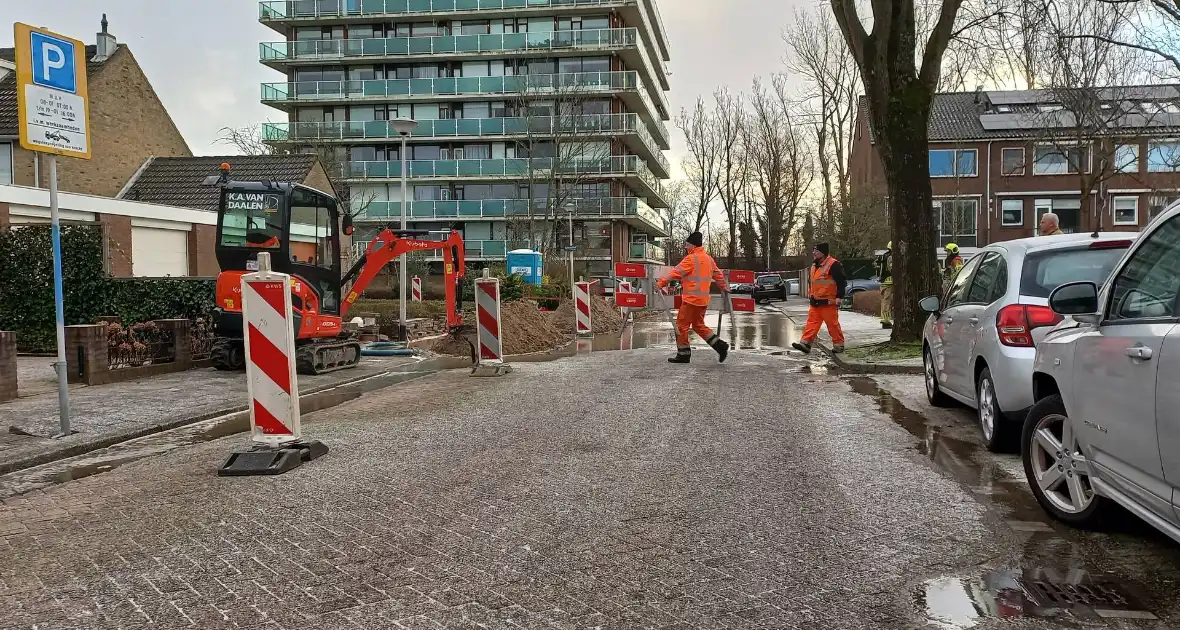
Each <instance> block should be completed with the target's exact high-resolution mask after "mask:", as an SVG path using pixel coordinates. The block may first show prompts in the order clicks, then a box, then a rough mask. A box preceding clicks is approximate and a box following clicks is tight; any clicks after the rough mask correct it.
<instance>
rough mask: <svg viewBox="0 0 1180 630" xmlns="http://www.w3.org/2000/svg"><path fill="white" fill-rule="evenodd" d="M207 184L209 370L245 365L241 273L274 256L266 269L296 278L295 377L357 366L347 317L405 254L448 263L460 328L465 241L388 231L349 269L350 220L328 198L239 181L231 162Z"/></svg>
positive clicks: (450, 303) (451, 308)
mask: <svg viewBox="0 0 1180 630" xmlns="http://www.w3.org/2000/svg"><path fill="white" fill-rule="evenodd" d="M221 170H222V172H221V175H219V176H217V175H214V176H210V177H208V178H206V180H205V182H204V183H205V184H206V185H210V186H218V187H220V189H221V195H220V203H219V207H218V216H217V235H216V238H217V244H216V250H215V251H216V254H217V263H218V265H220V267H221V273H220V274H218V276H217V294H216V301H217V304H216V314H215V319H214V327H215V330H216V333H217V340H216V342H215V343H214V345H213V349H212V359H213V365H214V366H215V367H217V368H218V369H222V370H238V369H242V368H244V367H245V351H244V346H243V343H242V337H243V333H244V331H243V319H242V296H241V291H242V289H241V283H242V276H243V275H245V274H247V273H251V272H254V271H257V270H258V254H259V253H260V252H268V253H270V260H271V268H272V269H273V270H274V271H277V272H280V273H285V274H290V275H291V276H292V287H291V293H292V295H291V300H292V307H293V311H294V313H293V315H294V321H293V325H294V328H295V341H296V362H297V367H298V371H299V372H300V373H301V374H322V373H325V372H331V371H334V370H338V369H344V368H349V367H355V366H356V365H357V364H358V363H359V362H360V344H359V343H358V342H357V341H356V339H354V338H353V335H351V334H350V333H347V332H346V331H345V329H344V326H343V317H344V316H345V315H346V314H347V311H348V309H349V307H351V306H352V304H353V302H355V301H356V299H357V298H358V297H359V295H360V294H361V293H362V292H363V291H364V289H365V287H367V286H368V284H369V283H370V282H371V281H372V280H373V278H375V277H376V276H377V273H378V272H379V271H380V270H381V268H383V267H384V266H385V265H386V264H387V263H389V262H390V261H392V260H394V259H396V258H397V257H398V256H400V255H401V254H403V253H406V252H408V251H423V250H442V252H443V259H444V261H445V265H444V267H445V270H446V273H445V275H446V285H447V307H448V324H449V326H450V327H451V328H452V330H457V329H458V328H459V327H461V325H462V318H461V315H460V314H459V313H460V311H461V308H462V307H461V305H459V304H458V300H459V299H460V296H461V292H460V291H459V286H458V285H459V279H460V278H462V276H463V267H464V264H463V263H464V260H463V255H464V252H463V240H462V238H461V237H460V236H459V235H458V234H457V233H454V232H452V234H451V236H450V238H448V239H447V240H446V241H424V240H421V239H418V238H406V237H407V236H411V235H410V234H405V233H401V232H397V231H394V230H390V229H385V230H384V231H382V232H381V233H380V234H378V235H377V236H376V237H375V238H374V239H373V241H372V242H370V244H369V247H368V249H367V251H366V252H365V253H364V254H363V255H362V256H361V257H360V259H359V260H358V261H356V264H355V265H353V266H352V268H351V269H349V270H347V272H345V271H344V270H342V268H341V262H340V258H341V235H342V234H343V235H351V234H352V220H351V217H349V216H347V214H344V215H343V216H342V212H341V210H340V207H339V204H338V203H337V200H336V198H335V197H334V196H332V195H330V194H328V193H325V192H322V191H319V190H316V189H314V188H310V187H308V186H304V185H301V184H294V183H289V182H276V181H239V180H234V179H231V178H230V168H229V165H228V164H223V165H222V167H221Z"/></svg>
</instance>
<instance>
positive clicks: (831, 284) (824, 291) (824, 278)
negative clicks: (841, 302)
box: [807, 256, 840, 300]
mask: <svg viewBox="0 0 1180 630" xmlns="http://www.w3.org/2000/svg"><path fill="white" fill-rule="evenodd" d="M838 262H840V261H838V260H836V259H835V258H832V257H831V256H828V257H827V258H825V259H824V262H823V264H822V265H820V266H818V267H817V266H815V265H812V266H811V282H810V283H809V284H808V291H807V293H808V295H810V296H811V297H813V298H817V299H820V300H835V299H836V279H835V278H833V277H832V265H834V264H836V263H838Z"/></svg>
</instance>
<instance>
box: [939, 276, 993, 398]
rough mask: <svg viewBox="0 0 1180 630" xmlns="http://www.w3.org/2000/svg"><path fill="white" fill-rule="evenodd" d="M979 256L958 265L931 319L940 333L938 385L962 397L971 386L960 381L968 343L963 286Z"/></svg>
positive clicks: (964, 372)
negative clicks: (936, 316)
mask: <svg viewBox="0 0 1180 630" xmlns="http://www.w3.org/2000/svg"><path fill="white" fill-rule="evenodd" d="M982 259H983V256H975V257H973V258H972V259H971V260H969V261H967V264H965V265H963V266H962V267H961V268H959V273H957V274H955V277H954V279H953V280H952V281H951V286H950V288H949V289H948V290H947V293H946V296H945V297H944V298H943V307H942V313H941V314H939V316H938V321H937V322H935V329H936V331H938V332H939V333H940V334H939V335H938V337H939V338H940V343H939V344H938V346H939V347H938V348H936V352H938V353H939V355H940V356H937V357H936V358H935V361H937V362H938V365H937V368H938V377H939V385H940V386H941V387H942V388H943V389H944V390H947V391H949V392H951V393H954V394H957V395H959V396H963V397H968V398H970V397H972V396H973V395H974V394H973V389H972V388H970V387H968V388H966V389H964V385H963V383H964V381H965V380H967V379H969V375H968V372H969V368H968V367H967V366H966V365H964V363H965V362H966V361H967V349H966V346H967V344H969V343H970V332H969V331H970V325H971V324H970V321H969V320H970V318H971V315H970V313H969V311H970V310H971V309H970V306H969V305H968V304H967V288H968V287H969V286H970V281H971V276H972V274H974V273H975V269H976V268H978V267H979V263H980V261H981V260H982Z"/></svg>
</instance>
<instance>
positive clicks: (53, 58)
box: [41, 42, 66, 81]
mask: <svg viewBox="0 0 1180 630" xmlns="http://www.w3.org/2000/svg"><path fill="white" fill-rule="evenodd" d="M41 61H42V62H43V63H42V64H41V72H42V73H43V75H44V76H42V77H41V78H42V79H43V80H45V81H48V80H49V71H50V70H60V69H62V68H64V67H66V52H65V51H64V50H62V49H61V47H60V46H58V45H56V44H50V43H49V42H46V43H45V44H43V45H42V46H41Z"/></svg>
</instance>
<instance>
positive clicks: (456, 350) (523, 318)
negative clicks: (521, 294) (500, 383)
mask: <svg viewBox="0 0 1180 630" xmlns="http://www.w3.org/2000/svg"><path fill="white" fill-rule="evenodd" d="M464 321H465V322H468V323H469V325H471V326H474V325H475V316H474V314H472V315H470V316H467V315H465V316H464ZM500 328H501V330H500V335H501V337H502V339H503V343H504V354H505V355H512V354H528V353H531V352H544V351H546V350H552V349H554V348H557V347H558V346H561V345H564V344H565V343H566V342H567V341H569V339H568V336H567V335H566V334H565V333H563V332H561V331H559V330H558V329H557V328H556V327H555V326H554V325H553V321H552V318H550V317H549V316H548V315H546V314H545V313H542V312H541V309H539V308H537V303H536V302H533V301H531V300H516V301H514V302H506V303H504V304H501V305H500ZM430 349H431V350H432V351H434V352H437V353H439V354H445V355H449V356H459V357H467V356H471V349H470V347H469V346H468V345H467V343H466V342H465V341H463V340H461V339H455V338H454V337H451V336H450V335H448V336H446V337H443V338H440V339H439V340H438V341H436V342H435V343H434V345H432V346H431V347H430Z"/></svg>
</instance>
